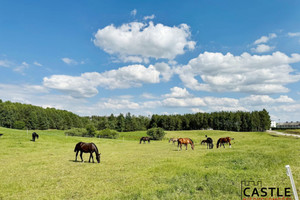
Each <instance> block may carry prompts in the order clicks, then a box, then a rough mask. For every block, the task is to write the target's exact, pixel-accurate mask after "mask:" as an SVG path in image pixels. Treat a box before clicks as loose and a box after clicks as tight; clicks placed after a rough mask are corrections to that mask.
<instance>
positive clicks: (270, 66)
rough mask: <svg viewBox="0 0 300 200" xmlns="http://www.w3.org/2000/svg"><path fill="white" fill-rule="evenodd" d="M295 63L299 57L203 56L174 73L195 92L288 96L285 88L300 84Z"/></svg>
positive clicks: (276, 55) (276, 53) (283, 55)
mask: <svg viewBox="0 0 300 200" xmlns="http://www.w3.org/2000/svg"><path fill="white" fill-rule="evenodd" d="M296 62H300V54H292V55H291V56H290V57H289V56H287V55H286V54H284V53H281V52H274V53H272V54H271V55H261V56H259V55H250V54H249V53H243V54H242V55H240V56H234V55H232V54H231V53H227V54H225V55H223V54H222V53H211V52H204V53H203V54H200V55H199V56H198V57H197V58H194V59H192V60H190V61H189V63H188V65H186V66H183V67H179V68H177V69H176V70H175V71H176V73H177V74H179V77H180V79H181V80H182V82H183V83H184V85H185V87H187V88H190V89H192V90H199V91H200V90H201V91H216V92H243V93H253V94H275V93H285V92H288V91H289V89H288V88H286V87H285V85H286V84H288V83H293V82H297V81H299V80H300V74H295V73H293V72H294V70H293V68H292V67H291V66H290V64H291V63H296Z"/></svg>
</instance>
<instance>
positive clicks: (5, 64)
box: [0, 60, 12, 67]
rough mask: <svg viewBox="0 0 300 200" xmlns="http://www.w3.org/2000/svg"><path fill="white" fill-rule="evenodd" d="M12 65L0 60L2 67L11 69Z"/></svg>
mask: <svg viewBox="0 0 300 200" xmlns="http://www.w3.org/2000/svg"><path fill="white" fill-rule="evenodd" d="M11 64H12V63H11V62H10V61H8V60H0V67H10V66H11Z"/></svg>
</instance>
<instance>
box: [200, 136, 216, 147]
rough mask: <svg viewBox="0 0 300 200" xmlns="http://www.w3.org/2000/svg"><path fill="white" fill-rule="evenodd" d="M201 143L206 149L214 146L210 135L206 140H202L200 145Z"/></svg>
mask: <svg viewBox="0 0 300 200" xmlns="http://www.w3.org/2000/svg"><path fill="white" fill-rule="evenodd" d="M203 144H206V145H207V149H213V148H214V144H213V140H212V139H211V138H210V137H208V138H207V139H206V140H202V141H201V145H203Z"/></svg>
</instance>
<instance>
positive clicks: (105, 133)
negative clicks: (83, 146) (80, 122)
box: [96, 128, 119, 139]
mask: <svg viewBox="0 0 300 200" xmlns="http://www.w3.org/2000/svg"><path fill="white" fill-rule="evenodd" d="M96 137H100V138H111V139H117V138H118V137H119V133H118V132H117V131H115V130H110V129H108V128H107V129H104V130H102V131H98V132H97V134H96Z"/></svg>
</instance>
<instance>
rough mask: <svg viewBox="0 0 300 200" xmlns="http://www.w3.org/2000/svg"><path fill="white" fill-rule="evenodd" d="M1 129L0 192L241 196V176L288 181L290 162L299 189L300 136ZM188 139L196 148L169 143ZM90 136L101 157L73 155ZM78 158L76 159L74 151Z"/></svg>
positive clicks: (26, 195) (17, 195) (9, 195)
mask: <svg viewBox="0 0 300 200" xmlns="http://www.w3.org/2000/svg"><path fill="white" fill-rule="evenodd" d="M32 132H33V131H30V132H29V133H28V134H27V131H21V130H13V129H5V128H0V133H2V134H4V135H3V136H1V137H0V147H1V148H0V180H1V181H0V199H214V200H218V199H222V200H223V199H227V200H229V199H240V192H241V186H240V184H241V181H242V180H254V181H258V180H262V182H263V185H265V186H275V187H290V182H289V178H288V177H287V175H286V169H285V165H287V164H289V165H290V166H291V169H292V172H293V176H294V180H295V183H296V186H297V188H298V193H299V194H300V159H299V157H300V140H299V139H296V138H293V137H282V136H275V135H273V136H272V135H270V134H268V133H236V132H225V131H170V132H167V134H166V136H165V140H162V141H151V144H147V143H146V144H139V138H140V137H141V136H146V132H145V131H139V132H129V133H120V137H119V139H116V140H113V139H98V138H81V137H66V136H65V135H64V132H63V131H57V130H47V131H36V132H37V133H38V134H39V136H40V137H39V139H37V140H36V142H32V141H30V140H31V133H32ZM205 134H207V135H208V136H210V137H212V138H213V140H214V144H216V141H217V139H218V138H219V137H225V136H230V137H233V138H234V141H233V144H232V148H228V145H226V148H225V149H224V148H219V149H216V148H215V147H214V149H211V150H207V149H206V146H201V145H200V140H203V139H205V137H204V135H205ZM171 137H189V138H191V139H193V141H194V142H195V143H196V144H195V150H194V151H193V150H191V148H190V146H189V147H188V150H187V151H186V150H185V148H184V150H182V151H178V150H177V146H176V145H173V144H172V143H168V138H171ZM79 141H83V142H94V143H95V144H96V145H97V146H98V149H99V151H100V152H101V163H100V164H98V163H97V164H96V163H88V162H87V161H88V158H89V154H83V158H84V160H85V161H86V162H84V163H82V162H74V159H75V153H74V147H75V144H76V143H77V142H79ZM78 159H79V160H80V158H79V157H78ZM95 161H96V160H95Z"/></svg>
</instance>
